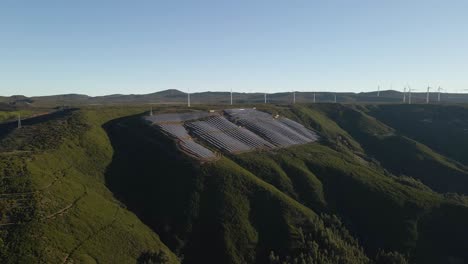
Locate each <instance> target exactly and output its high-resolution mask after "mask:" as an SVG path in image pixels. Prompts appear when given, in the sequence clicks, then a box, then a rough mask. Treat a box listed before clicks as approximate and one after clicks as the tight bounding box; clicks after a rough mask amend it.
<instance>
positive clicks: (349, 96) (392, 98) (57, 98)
mask: <svg viewBox="0 0 468 264" xmlns="http://www.w3.org/2000/svg"><path fill="white" fill-rule="evenodd" d="M335 96H336V101H337V102H340V103H357V102H362V103H365V102H372V103H397V102H403V97H404V94H403V93H402V92H399V91H394V90H387V91H381V92H380V95H379V96H377V92H362V93H333V92H316V93H315V99H316V102H334V101H335ZM426 96H427V94H426V93H423V92H420V93H412V94H411V100H412V102H413V103H425V102H426ZM190 99H191V103H193V104H229V103H230V93H229V92H201V93H192V94H190ZM429 99H430V101H431V102H437V101H438V93H436V92H433V93H430V96H429ZM264 100H265V94H263V93H233V101H234V104H239V103H262V102H264ZM408 100H409V94H406V102H408ZM267 101H268V102H270V103H292V102H293V93H292V92H287V93H273V94H268V95H267ZM313 101H314V92H296V102H297V103H312V102H313ZM186 102H187V93H184V92H181V91H179V90H174V89H171V90H164V91H160V92H155V93H150V94H112V95H106V96H95V97H92V96H88V95H83V94H62V95H51V96H35V97H26V96H22V95H15V96H10V97H1V96H0V104H8V105H31V104H33V105H51V104H52V105H57V104H62V105H63V104H65V105H92V104H134V103H159V104H177V103H180V104H185V103H186ZM440 102H441V103H468V94H463V93H458V94H457V93H442V94H441V96H440Z"/></svg>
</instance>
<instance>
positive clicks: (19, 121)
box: [18, 114, 21, 128]
mask: <svg viewBox="0 0 468 264" xmlns="http://www.w3.org/2000/svg"><path fill="white" fill-rule="evenodd" d="M18 128H21V114H18Z"/></svg>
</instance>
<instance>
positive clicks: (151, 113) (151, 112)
mask: <svg viewBox="0 0 468 264" xmlns="http://www.w3.org/2000/svg"><path fill="white" fill-rule="evenodd" d="M152 115H153V107H151V108H150V116H152Z"/></svg>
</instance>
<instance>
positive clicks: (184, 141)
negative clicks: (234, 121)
mask: <svg viewBox="0 0 468 264" xmlns="http://www.w3.org/2000/svg"><path fill="white" fill-rule="evenodd" d="M210 115H211V113H206V112H193V113H182V114H161V115H154V116H149V117H146V120H148V121H150V122H152V123H153V124H155V125H156V127H158V128H159V129H160V130H161V131H163V132H164V133H165V134H167V135H169V136H171V137H173V138H175V139H177V141H178V144H179V147H180V148H181V149H182V150H184V151H185V152H186V153H188V154H190V155H192V156H194V157H197V158H200V159H213V158H216V154H215V153H213V151H211V150H209V149H207V148H205V147H204V146H202V145H200V144H198V143H197V142H195V141H194V140H193V138H192V137H191V136H190V135H189V133H188V132H187V130H186V129H185V127H184V126H183V122H184V121H188V120H193V119H198V118H203V117H207V116H210Z"/></svg>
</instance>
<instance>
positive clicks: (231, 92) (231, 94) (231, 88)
mask: <svg viewBox="0 0 468 264" xmlns="http://www.w3.org/2000/svg"><path fill="white" fill-rule="evenodd" d="M231 105H232V88H231Z"/></svg>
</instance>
